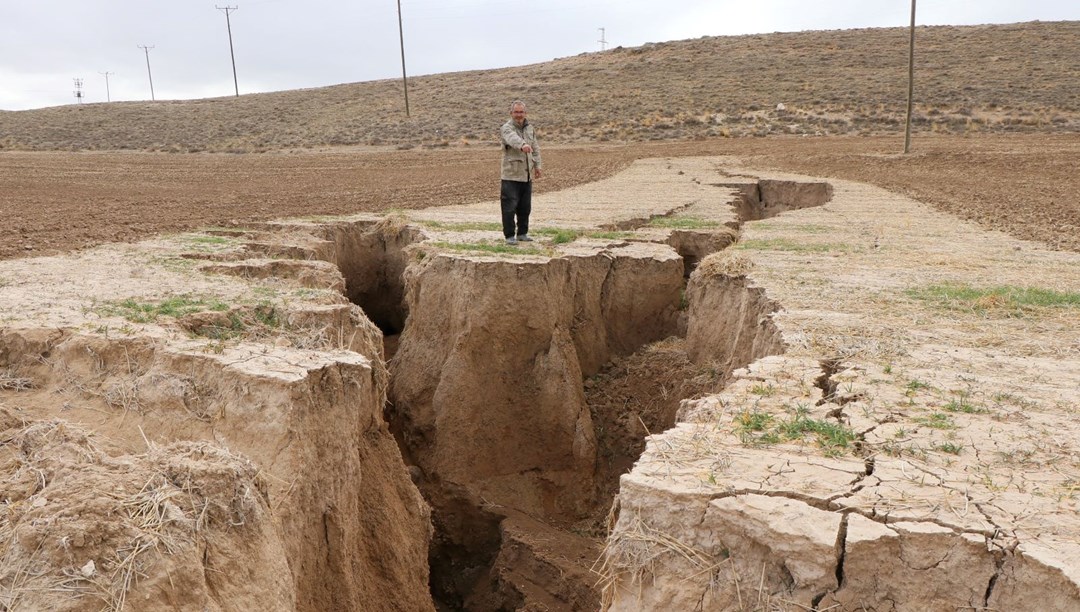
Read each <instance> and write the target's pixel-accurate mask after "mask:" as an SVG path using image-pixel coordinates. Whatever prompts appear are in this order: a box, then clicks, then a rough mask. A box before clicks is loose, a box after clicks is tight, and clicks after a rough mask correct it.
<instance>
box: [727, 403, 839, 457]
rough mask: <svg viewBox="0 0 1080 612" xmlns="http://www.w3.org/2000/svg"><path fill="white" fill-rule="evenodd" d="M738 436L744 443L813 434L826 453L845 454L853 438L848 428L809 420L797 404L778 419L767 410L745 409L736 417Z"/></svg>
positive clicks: (792, 438)
mask: <svg viewBox="0 0 1080 612" xmlns="http://www.w3.org/2000/svg"><path fill="white" fill-rule="evenodd" d="M736 428H737V431H738V434H739V439H740V441H742V442H743V443H744V444H752V445H755V446H757V445H769V444H777V443H779V442H782V441H784V440H800V439H803V438H805V437H806V435H807V434H812V435H813V437H814V439H815V441H816V442H817V444H818V446H820V447H821V448H823V449H824V450H825V454H826V455H828V456H836V455H840V454H842V453H844V452H845V451H846V450H847V449H848V448H849V447H850V446H851V444H852V442H854V441H855V439H856V435H855V432H854V431H852V430H851V428H849V427H847V426H845V425H842V424H840V423H837V422H832V421H827V420H824V419H811V418H809V417H808V416H807V415H806V409H805V408H803V407H799V408H797V409H796V411H795V414H794V415H793V416H792V418H791V419H789V420H784V421H779V422H777V421H776V419H775V418H774V417H773V416H772V415H771V414H769V413H767V412H761V411H758V410H744V411H743V412H741V413H739V415H738V417H736Z"/></svg>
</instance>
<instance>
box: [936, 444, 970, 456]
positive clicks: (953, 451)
mask: <svg viewBox="0 0 1080 612" xmlns="http://www.w3.org/2000/svg"><path fill="white" fill-rule="evenodd" d="M937 449H938V450H939V451H941V452H943V453H949V454H950V455H959V454H960V452H961V451H963V450H964V447H963V446H961V445H959V444H954V443H952V442H942V443H941V444H938V445H937Z"/></svg>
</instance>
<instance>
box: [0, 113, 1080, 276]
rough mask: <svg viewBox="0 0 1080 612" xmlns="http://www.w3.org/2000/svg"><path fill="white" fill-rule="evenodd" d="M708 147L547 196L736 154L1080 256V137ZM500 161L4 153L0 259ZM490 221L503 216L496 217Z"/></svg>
mask: <svg viewBox="0 0 1080 612" xmlns="http://www.w3.org/2000/svg"><path fill="white" fill-rule="evenodd" d="M902 147H903V141H902V137H899V136H896V137H806V138H794V137H793V138H783V137H776V138H774V137H769V138H744V139H711V140H698V141H689V142H676V143H650V144H632V145H610V146H602V145H595V146H590V147H561V148H560V147H549V148H548V149H547V150H546V151H545V166H546V169H547V173H546V175H545V178H544V179H543V181H542V182H541V183H540V184H539V185H538V187H537V188H538V193H539V194H541V197H542V194H543V193H544V192H546V191H553V190H558V189H564V188H567V187H570V186H573V185H576V184H580V183H584V182H589V181H594V180H597V179H599V178H602V177H605V176H610V175H611V174H613V173H614V172H616V171H617V170H619V169H622V168H624V167H626V165H627V164H629V163H630V161H632V160H634V159H638V158H642V157H656V156H682V155H717V154H735V155H739V156H740V157H743V158H744V159H745V161H746V164H747V165H748V166H753V167H762V168H776V169H782V170H786V171H792V172H799V173H805V174H809V175H814V176H821V177H836V178H843V179H851V180H856V181H863V182H867V183H872V184H875V185H879V186H881V187H884V188H886V189H889V190H892V191H897V192H901V193H905V194H907V195H910V196H912V197H914V198H916V199H918V200H920V201H923V202H927V203H929V204H932V205H933V206H935V207H937V208H938V209H940V210H943V211H947V212H950V213H953V214H955V215H958V216H960V217H962V218H966V219H971V220H975V221H977V222H979V223H980V224H982V225H983V226H984V227H987V228H993V229H999V230H1002V231H1006V232H1008V233H1010V234H1012V235H1014V236H1017V237H1020V238H1025V239H1032V240H1039V241H1043V242H1046V243H1048V244H1050V245H1052V246H1054V247H1056V248H1059V249H1065V250H1072V251H1078V250H1080V199H1078V198H1077V196H1076V194H1077V192H1078V189H1077V182H1078V179H1077V177H1076V168H1078V167H1080V136H1078V135H1076V134H1062V135H1004V136H1002V135H984V136H971V137H960V136H937V137H930V136H927V137H920V138H917V139H916V140H915V142H914V143H913V146H912V152H911V153H910V154H908V155H901V154H900V153H899V152H900V151H901V150H902ZM498 154H499V153H498V151H497V150H494V149H492V148H488V147H483V148H481V147H476V146H468V147H466V146H460V147H449V148H440V149H432V150H414V151H390V150H379V149H364V150H361V149H336V150H329V151H324V152H307V153H296V154H285V153H282V154H265V155H222V154H197V155H170V154H155V153H99V152H83V153H68V152H34V153H30V152H14V151H9V152H5V153H2V154H0V218H2V219H3V220H4V221H3V226H4V231H3V232H2V233H0V258H3V259H11V258H18V257H26V256H39V255H45V254H52V253H58V252H65V251H71V250H75V249H81V248H86V247H89V246H93V245H95V244H101V243H105V242H114V241H133V240H138V239H142V238H146V237H148V236H151V235H154V234H157V233H160V232H174V231H180V230H185V229H190V228H197V227H206V226H218V225H229V224H234V223H243V222H249V221H254V220H263V219H269V218H278V217H295V216H316V215H340V214H351V213H356V212H361V211H386V210H392V209H417V208H426V207H430V206H439V205H447V204H461V203H466V202H473V201H483V200H493V199H494V198H495V193H496V173H497V164H498ZM492 219H493V220H495V219H496V211H495V210H494V209H493V210H492Z"/></svg>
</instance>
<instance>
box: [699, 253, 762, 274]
mask: <svg viewBox="0 0 1080 612" xmlns="http://www.w3.org/2000/svg"><path fill="white" fill-rule="evenodd" d="M753 269H754V262H753V261H751V260H750V259H749V258H748V257H746V256H745V255H743V254H741V253H739V252H738V251H733V250H731V249H726V250H723V251H719V252H716V253H713V254H712V255H709V256H708V257H706V258H704V259H702V260H701V263H700V264H698V267H697V269H696V270H695V271H694V274H697V275H699V276H701V277H703V278H707V277H710V276H746V275H747V274H749V273H750V271H751V270H753Z"/></svg>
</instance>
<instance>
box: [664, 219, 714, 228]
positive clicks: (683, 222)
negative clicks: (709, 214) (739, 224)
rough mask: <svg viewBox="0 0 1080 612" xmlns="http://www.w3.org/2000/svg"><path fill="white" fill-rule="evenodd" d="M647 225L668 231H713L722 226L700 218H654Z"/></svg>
mask: <svg viewBox="0 0 1080 612" xmlns="http://www.w3.org/2000/svg"><path fill="white" fill-rule="evenodd" d="M647 225H648V226H649V227H663V228H668V229H713V228H717V227H720V225H721V224H720V222H718V221H710V220H708V219H701V218H698V217H653V218H652V219H650V220H649V222H648V224H647Z"/></svg>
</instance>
